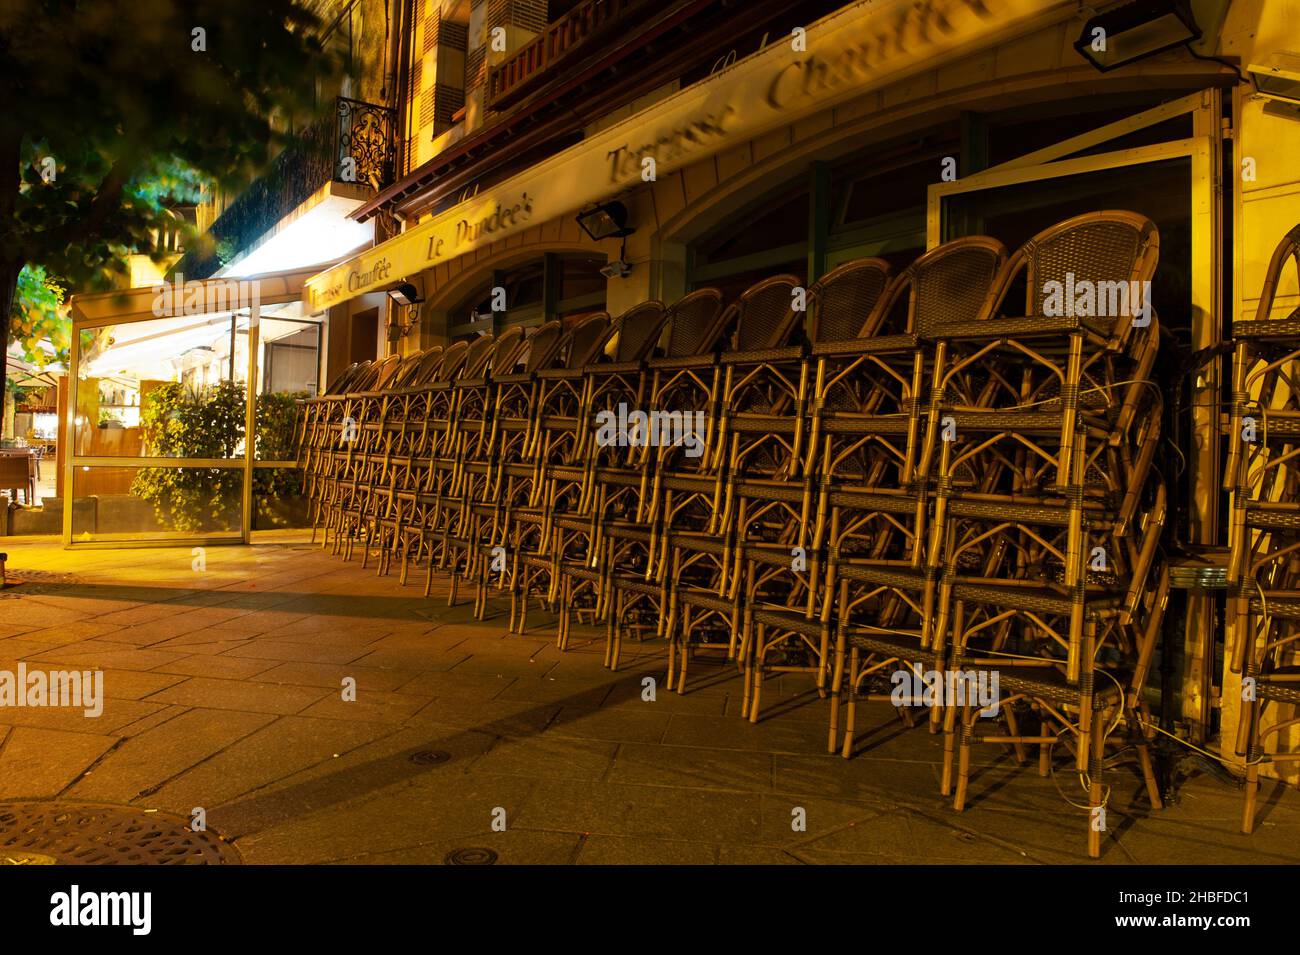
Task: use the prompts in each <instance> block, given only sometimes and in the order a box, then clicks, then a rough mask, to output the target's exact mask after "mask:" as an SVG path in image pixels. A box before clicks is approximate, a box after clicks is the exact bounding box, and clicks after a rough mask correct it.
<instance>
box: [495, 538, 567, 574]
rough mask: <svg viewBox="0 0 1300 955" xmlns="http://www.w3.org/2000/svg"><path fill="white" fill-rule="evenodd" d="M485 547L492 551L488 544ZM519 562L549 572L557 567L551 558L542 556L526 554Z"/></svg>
mask: <svg viewBox="0 0 1300 955" xmlns="http://www.w3.org/2000/svg"><path fill="white" fill-rule="evenodd" d="M483 547H484V548H485V549H487V550H491V547H490V546H489V545H487V544H484V545H483ZM519 561H520V563H522V564H523V565H524V566H525V567H537V568H539V569H547V570H551V569H554V567H555V562H554V561H553V560H551V558H549V557H547V556H545V555H541V554H525V555H524V556H523V557H521V558H519Z"/></svg>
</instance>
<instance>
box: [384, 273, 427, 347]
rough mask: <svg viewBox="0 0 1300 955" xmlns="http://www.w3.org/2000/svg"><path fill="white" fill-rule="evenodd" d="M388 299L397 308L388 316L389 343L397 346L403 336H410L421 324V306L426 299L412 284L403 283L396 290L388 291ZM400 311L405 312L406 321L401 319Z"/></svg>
mask: <svg viewBox="0 0 1300 955" xmlns="http://www.w3.org/2000/svg"><path fill="white" fill-rule="evenodd" d="M388 297H389V298H390V299H392V300H393V305H394V306H395V307H394V308H392V309H391V310H390V311H389V316H388V341H389V342H390V343H391V344H396V343H397V342H398V341H400V340H401V339H402V337H403V336H405V335H409V334H410V333H411V330H412V329H413V328H415V326H417V325H419V324H420V304H421V303H422V302H423V301H424V298H423V297H422V296H421V295H420V291H419V289H417V288H416V287H415V286H414V285H412V284H411V283H410V282H403V283H402V284H401V285H399V286H397V287H396V288H390V289H389V290H388ZM399 310H405V312H406V321H405V322H403V321H402V320H401V319H400V318H399Z"/></svg>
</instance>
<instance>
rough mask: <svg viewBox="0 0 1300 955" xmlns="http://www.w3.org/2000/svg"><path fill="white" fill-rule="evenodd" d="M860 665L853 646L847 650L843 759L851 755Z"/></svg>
mask: <svg viewBox="0 0 1300 955" xmlns="http://www.w3.org/2000/svg"><path fill="white" fill-rule="evenodd" d="M860 666H861V660H860V658H859V656H858V648H857V647H853V648H852V649H850V650H849V682H848V687H847V688H846V692H847V694H848V698H849V703H848V707H847V712H846V713H845V716H844V747H843V750H842V751H841V753H840V755H841V756H843V757H844V758H845V759H848V758H849V757H850V756H852V755H853V734H854V731H855V729H856V728H857V721H858V671H859V668H860Z"/></svg>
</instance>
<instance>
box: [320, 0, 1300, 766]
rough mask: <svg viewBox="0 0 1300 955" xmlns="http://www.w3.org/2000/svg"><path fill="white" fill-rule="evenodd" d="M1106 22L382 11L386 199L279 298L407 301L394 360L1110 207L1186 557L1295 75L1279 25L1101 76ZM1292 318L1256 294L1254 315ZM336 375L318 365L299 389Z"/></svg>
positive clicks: (505, 7) (1190, 688) (645, 7)
mask: <svg viewBox="0 0 1300 955" xmlns="http://www.w3.org/2000/svg"><path fill="white" fill-rule="evenodd" d="M1117 6H1118V7H1123V6H1124V5H1113V4H1112V5H1105V4H1103V5H1091V6H1089V7H1088V8H1087V9H1084V8H1081V6H1080V5H1079V4H1077V3H1073V2H1051V0H928V2H922V3H914V2H910V0H909V2H901V0H900V2H889V0H885V2H859V3H848V4H838V3H829V4H796V5H789V4H765V3H761V2H758V3H752V4H743V5H732V4H718V3H699V2H690V0H680V2H672V3H661V2H654V3H645V2H641V3H638V2H635V0H624V2H616V0H580V2H577V3H551V4H549V5H548V4H546V3H545V2H542V0H515V2H507V0H484V2H482V3H478V2H469V0H461V2H446V0H408V2H407V5H406V7H407V12H406V13H405V14H404V15H403V16H404V20H403V23H404V24H408V25H409V29H407V30H405V32H404V34H403V36H402V39H401V42H402V50H401V53H400V55H399V69H400V71H401V74H402V77H403V84H404V85H403V92H404V95H403V98H402V101H401V104H400V106H399V107H398V109H399V113H400V116H399V124H400V126H401V128H402V134H401V137H400V159H399V162H398V168H399V170H400V172H399V174H398V175H397V177H396V179H395V181H394V182H393V183H392V184H391V185H390V186H388V187H387V188H385V189H382V190H380V191H379V192H378V193H377V194H376V195H375V196H374V197H373V198H372V199H370V200H368V201H367V202H366V203H364V204H363V205H361V206H360V207H359V208H358V209H356V210H355V211H354V212H352V213H351V216H352V218H353V219H355V220H358V221H362V222H374V223H375V232H376V235H377V236H379V237H380V241H378V242H377V243H376V244H375V245H374V247H373V248H371V249H368V250H366V251H364V252H362V253H359V254H357V255H355V256H353V257H351V258H348V259H346V260H344V261H342V262H340V263H339V264H337V265H335V266H333V267H331V268H329V269H327V270H324V271H322V272H321V273H319V274H317V275H315V276H313V277H312V278H310V279H308V280H307V282H306V283H305V286H304V299H305V301H306V302H307V303H308V304H309V306H310V308H312V309H316V310H327V311H328V313H329V315H330V327H331V329H332V330H333V329H335V328H337V327H341V326H342V325H344V324H346V323H348V322H357V321H359V320H363V321H370V320H372V319H370V318H366V317H364V316H367V314H368V312H369V309H371V308H375V307H376V306H375V305H372V304H370V303H372V302H374V301H375V300H374V298H373V296H374V295H375V293H376V292H381V293H382V292H383V291H384V290H386V289H391V288H393V287H395V286H396V285H398V284H400V283H409V284H411V285H413V286H414V287H415V288H416V289H417V291H418V297H419V298H420V299H421V301H420V302H419V304H418V305H415V306H412V307H409V308H400V309H391V308H390V309H389V310H388V311H387V314H386V316H385V317H383V318H382V319H379V320H382V321H385V322H386V323H387V325H388V330H387V333H386V335H385V338H386V341H387V345H388V348H389V350H391V351H394V352H399V353H408V352H410V351H414V350H417V349H419V348H423V347H428V346H430V345H434V344H439V343H444V342H447V341H450V340H454V339H457V338H465V337H470V336H475V335H478V334H481V333H484V332H489V331H497V332H499V331H500V330H501V329H502V328H504V327H508V326H510V325H513V324H523V325H534V324H539V323H541V322H543V321H547V320H550V319H554V318H563V317H565V316H566V315H572V314H577V313H581V312H585V311H590V310H593V309H605V310H608V311H609V312H610V313H611V314H614V315H617V314H619V313H620V312H622V311H624V310H626V309H627V308H629V307H631V306H633V305H635V304H637V303H638V302H642V301H645V300H648V299H660V300H662V301H666V302H670V301H673V300H675V299H676V298H678V297H680V296H681V295H682V294H684V293H686V292H688V291H690V290H692V289H694V288H698V287H703V286H714V287H718V288H720V289H722V290H723V291H724V292H725V293H726V294H727V295H728V296H734V295H736V294H738V293H739V292H740V291H741V290H743V289H744V288H745V287H746V286H747V285H749V284H751V283H752V282H753V281H755V280H757V279H759V278H761V277H764V276H766V275H773V274H777V273H793V274H795V275H797V276H799V277H800V278H801V279H803V280H805V281H807V282H812V281H815V280H816V279H817V278H818V277H819V276H821V275H823V274H825V273H826V272H827V271H828V270H829V269H831V268H833V267H835V266H836V265H837V264H840V263H842V262H846V261H849V260H851V259H854V258H859V257H863V256H880V257H883V258H885V259H886V260H888V261H890V262H891V263H893V264H895V265H896V266H901V265H903V264H905V263H906V262H908V261H910V260H911V259H913V258H915V257H916V256H917V255H919V254H920V253H922V252H924V251H925V250H926V249H928V248H932V247H934V246H935V245H937V244H938V243H940V242H942V241H945V240H948V239H952V238H957V237H959V236H962V235H971V234H989V235H993V236H995V237H996V238H998V239H1000V240H1001V241H1002V242H1004V243H1005V244H1006V245H1007V246H1008V247H1009V248H1013V249H1014V248H1015V247H1016V246H1017V245H1018V244H1020V243H1021V242H1023V241H1025V240H1026V239H1028V238H1029V237H1031V236H1033V235H1034V234H1036V233H1037V232H1039V231H1040V230H1041V229H1043V228H1044V227H1046V226H1047V225H1050V224H1052V223H1054V222H1057V221H1060V220H1063V219H1065V218H1068V217H1069V216H1072V215H1075V214H1078V213H1081V212H1085V211H1091V210H1096V209H1102V208H1119V209H1130V210H1133V211H1136V212H1139V213H1142V214H1144V215H1146V216H1148V217H1149V218H1151V219H1152V220H1153V221H1154V222H1155V223H1156V224H1157V226H1158V227H1159V230H1160V237H1161V266H1160V269H1159V271H1158V272H1157V276H1156V279H1155V281H1154V289H1153V297H1154V302H1155V305H1156V307H1157V308H1158V310H1159V314H1160V317H1161V323H1162V327H1163V328H1165V329H1166V330H1167V335H1168V336H1169V338H1170V341H1171V342H1173V343H1176V350H1177V353H1178V354H1179V355H1180V356H1181V360H1183V361H1184V362H1188V363H1194V364H1195V368H1194V369H1193V370H1192V371H1191V372H1187V369H1183V371H1184V374H1183V375H1182V377H1180V378H1179V379H1178V380H1179V381H1180V382H1183V383H1184V384H1183V385H1182V386H1180V387H1181V393H1177V394H1173V395H1171V396H1170V399H1169V403H1170V404H1171V405H1173V406H1174V410H1173V411H1172V412H1171V417H1170V418H1169V421H1168V423H1167V428H1170V429H1172V432H1173V433H1174V434H1175V437H1174V438H1173V440H1175V441H1176V442H1177V443H1178V447H1179V449H1180V450H1179V453H1180V454H1182V455H1183V456H1184V457H1185V459H1186V467H1185V468H1184V470H1183V471H1182V473H1181V474H1179V475H1178V476H1177V478H1176V479H1171V481H1170V483H1171V485H1174V487H1173V489H1172V490H1171V495H1172V499H1173V510H1174V513H1175V514H1176V520H1177V522H1178V525H1179V530H1178V537H1179V539H1180V540H1181V541H1183V542H1185V543H1186V544H1187V545H1188V546H1189V547H1192V548H1196V547H1202V548H1207V549H1212V548H1214V547H1215V546H1217V545H1218V544H1219V542H1221V540H1222V535H1223V532H1224V522H1225V520H1226V511H1225V508H1226V498H1225V496H1224V494H1223V493H1222V491H1221V490H1220V488H1221V484H1222V477H1223V475H1222V473H1221V468H1222V464H1221V459H1222V454H1221V450H1222V442H1223V429H1222V424H1223V413H1222V409H1224V408H1225V407H1226V404H1225V403H1226V402H1227V401H1228V395H1227V393H1226V389H1227V388H1228V384H1227V382H1228V381H1229V378H1228V377H1226V376H1228V366H1227V364H1226V359H1224V358H1223V356H1222V355H1221V354H1220V351H1221V350H1219V351H1216V349H1219V346H1220V344H1221V343H1222V342H1223V340H1224V339H1225V337H1226V329H1227V328H1228V326H1229V323H1230V319H1231V317H1232V316H1234V315H1246V314H1251V313H1253V311H1254V308H1255V306H1256V304H1257V302H1258V299H1259V295H1260V288H1261V284H1262V282H1263V279H1264V273H1265V269H1266V266H1267V263H1268V260H1269V257H1270V255H1271V253H1272V250H1273V249H1274V247H1275V246H1276V244H1277V243H1278V241H1279V239H1280V238H1281V237H1282V236H1283V235H1284V234H1285V233H1286V232H1287V230H1289V229H1290V228H1292V227H1293V226H1295V225H1296V223H1297V222H1300V167H1298V166H1297V165H1296V164H1295V162H1294V161H1293V160H1292V159H1291V157H1293V156H1294V155H1295V152H1296V150H1297V147H1300V112H1298V111H1297V107H1296V105H1295V104H1294V103H1291V102H1288V101H1287V100H1286V99H1285V98H1284V97H1283V98H1279V97H1277V96H1275V95H1272V94H1271V93H1269V92H1268V91H1265V92H1261V91H1260V84H1259V82H1258V78H1259V76H1261V75H1264V74H1265V73H1266V72H1267V71H1268V70H1270V69H1271V68H1272V67H1270V64H1275V63H1277V62H1284V59H1285V56H1286V51H1288V50H1292V49H1295V48H1296V47H1297V42H1298V40H1300V37H1298V36H1297V32H1296V27H1295V24H1296V23H1297V22H1300V3H1297V2H1296V0H1232V2H1228V0H1223V2H1209V0H1207V2H1196V3H1191V4H1190V5H1179V4H1170V5H1169V6H1171V7H1174V6H1177V7H1180V8H1182V9H1184V10H1185V11H1186V12H1187V14H1188V16H1189V17H1190V18H1193V19H1194V31H1195V34H1196V35H1195V36H1194V38H1192V39H1191V40H1190V42H1188V43H1182V44H1178V45H1175V46H1173V47H1172V48H1170V49H1167V50H1164V51H1159V52H1156V53H1154V54H1153V55H1149V56H1142V57H1140V58H1137V59H1134V60H1133V61H1132V62H1128V63H1124V64H1123V65H1119V66H1118V67H1116V68H1108V69H1106V70H1104V71H1103V70H1100V69H1098V68H1097V67H1096V66H1094V65H1093V63H1092V62H1090V60H1089V58H1088V57H1086V56H1085V55H1083V51H1082V49H1081V44H1082V46H1088V45H1089V44H1088V43H1087V42H1085V40H1084V39H1081V34H1082V33H1083V31H1084V29H1085V26H1086V25H1087V23H1088V21H1089V18H1090V17H1091V16H1092V15H1093V14H1094V13H1096V12H1097V10H1098V9H1100V10H1102V11H1103V12H1104V11H1105V10H1107V9H1113V8H1115V7H1117ZM1094 8H1096V9H1094ZM1085 39H1086V38H1085ZM1091 39H1093V40H1094V41H1095V39H1096V38H1095V37H1094V38H1091ZM1279 57H1282V58H1283V60H1279V59H1278V58H1279ZM610 203H617V204H619V206H621V208H622V209H623V210H625V212H626V227H627V228H628V229H630V230H631V232H630V234H628V235H625V236H613V237H609V238H604V239H595V238H592V236H591V234H589V233H588V232H587V231H586V230H585V229H584V228H583V227H582V226H581V225H580V223H579V221H578V216H579V215H580V214H581V213H583V212H584V211H590V210H592V209H596V208H599V207H601V206H606V205H608V204H610ZM620 231H625V230H620ZM494 293H496V294H494ZM1298 301H1300V299H1298V298H1297V290H1296V289H1295V288H1294V287H1290V286H1288V287H1285V288H1282V289H1280V290H1279V295H1278V297H1277V299H1276V307H1277V308H1278V309H1281V310H1290V309H1293V308H1294V307H1295V306H1296V304H1297V302H1298ZM1174 350H1175V348H1171V349H1170V351H1171V352H1172V351H1174ZM1206 356H1209V357H1208V358H1207V357H1206ZM357 357H358V355H357V353H355V352H344V351H341V350H332V352H331V354H330V356H329V358H328V362H329V365H330V370H331V373H333V372H336V371H338V370H341V369H342V368H343V367H344V365H346V363H347V362H348V361H349V360H355V359H356V358H357ZM1175 390H1176V391H1177V390H1178V389H1175ZM1173 604H1174V607H1173V612H1171V613H1170V614H1169V619H1170V620H1172V621H1173V623H1167V624H1166V626H1167V627H1174V628H1175V629H1176V630H1177V631H1178V633H1179V637H1178V639H1173V640H1171V639H1168V638H1167V639H1166V643H1165V645H1166V646H1167V647H1169V648H1170V649H1169V650H1168V654H1169V656H1170V659H1169V660H1168V661H1166V664H1165V666H1166V678H1167V679H1172V680H1174V681H1175V682H1176V683H1177V693H1178V696H1179V700H1180V703H1179V706H1180V711H1181V717H1182V719H1183V721H1184V722H1185V723H1186V725H1187V727H1188V728H1189V729H1190V733H1191V736H1192V738H1193V739H1195V740H1204V739H1206V738H1208V737H1209V736H1211V735H1214V734H1216V733H1217V732H1218V731H1219V729H1220V727H1222V728H1224V729H1226V730H1231V728H1232V726H1233V724H1234V722H1235V719H1236V710H1237V706H1236V703H1235V701H1236V700H1237V699H1239V696H1240V693H1239V685H1238V683H1237V681H1238V680H1239V677H1236V676H1234V675H1233V674H1232V673H1230V672H1229V671H1228V669H1227V667H1226V666H1225V664H1224V661H1223V659H1222V656H1223V651H1222V646H1223V640H1222V616H1221V607H1220V605H1219V604H1217V603H1216V598H1215V596H1214V594H1213V593H1211V592H1209V591H1205V590H1197V589H1187V590H1177V591H1176V592H1175V595H1174V597H1173ZM1180 642H1181V646H1179V645H1178V644H1179V643H1180Z"/></svg>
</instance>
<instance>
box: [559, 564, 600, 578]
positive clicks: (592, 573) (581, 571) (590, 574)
mask: <svg viewBox="0 0 1300 955" xmlns="http://www.w3.org/2000/svg"><path fill="white" fill-rule="evenodd" d="M560 573H562V574H564V576H566V577H572V578H574V579H575V580H589V581H592V582H595V581H598V580H600V579H601V577H602V576H603V575H602V574H601V572H600V571H599V570H594V569H593V568H591V567H588V566H587V565H586V564H585V563H583V562H581V561H577V560H564V561H561V562H560Z"/></svg>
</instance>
